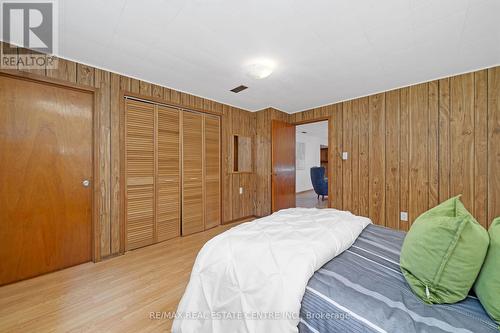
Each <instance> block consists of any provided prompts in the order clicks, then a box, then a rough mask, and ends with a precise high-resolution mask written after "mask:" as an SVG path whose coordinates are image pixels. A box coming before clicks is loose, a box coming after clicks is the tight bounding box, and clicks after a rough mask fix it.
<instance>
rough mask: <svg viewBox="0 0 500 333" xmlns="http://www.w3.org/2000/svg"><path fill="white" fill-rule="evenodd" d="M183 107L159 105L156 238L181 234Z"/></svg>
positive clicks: (161, 239)
mask: <svg viewBox="0 0 500 333" xmlns="http://www.w3.org/2000/svg"><path fill="white" fill-rule="evenodd" d="M179 113H180V111H179V110H176V109H173V108H169V107H167V106H161V105H158V106H157V123H158V125H157V131H158V134H157V141H158V143H157V176H156V241H158V242H161V241H164V240H167V239H170V238H174V237H177V236H180V231H181V225H180V223H181V222H180V146H179V145H180V138H179V126H180V121H179V120H180V117H179Z"/></svg>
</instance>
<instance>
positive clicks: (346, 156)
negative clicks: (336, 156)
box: [342, 151, 349, 161]
mask: <svg viewBox="0 0 500 333" xmlns="http://www.w3.org/2000/svg"><path fill="white" fill-rule="evenodd" d="M348 158H349V153H348V152H346V151H344V152H342V159H343V160H344V161H346V160H347V159H348Z"/></svg>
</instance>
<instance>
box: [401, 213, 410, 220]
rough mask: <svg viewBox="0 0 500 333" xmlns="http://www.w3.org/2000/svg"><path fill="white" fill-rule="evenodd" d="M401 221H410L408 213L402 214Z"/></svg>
mask: <svg viewBox="0 0 500 333" xmlns="http://www.w3.org/2000/svg"><path fill="white" fill-rule="evenodd" d="M400 220H401V221H408V212H401V215H400Z"/></svg>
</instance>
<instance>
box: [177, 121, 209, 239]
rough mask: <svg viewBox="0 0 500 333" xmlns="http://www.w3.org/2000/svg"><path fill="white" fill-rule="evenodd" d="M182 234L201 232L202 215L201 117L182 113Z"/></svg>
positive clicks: (202, 227) (203, 223)
mask: <svg viewBox="0 0 500 333" xmlns="http://www.w3.org/2000/svg"><path fill="white" fill-rule="evenodd" d="M182 146H183V148H182V155H183V157H182V234H183V235H189V234H193V233H195V232H199V231H203V230H204V229H205V222H204V213H203V115H202V114H199V113H194V112H183V113H182Z"/></svg>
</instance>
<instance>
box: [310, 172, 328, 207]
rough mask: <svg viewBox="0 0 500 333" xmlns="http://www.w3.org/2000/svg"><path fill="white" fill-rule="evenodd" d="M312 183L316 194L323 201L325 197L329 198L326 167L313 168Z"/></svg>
mask: <svg viewBox="0 0 500 333" xmlns="http://www.w3.org/2000/svg"><path fill="white" fill-rule="evenodd" d="M311 183H312V185H313V188H314V192H316V194H317V195H318V199H319V196H320V195H321V199H322V200H325V195H326V196H328V179H327V178H325V168H324V167H312V168H311Z"/></svg>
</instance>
